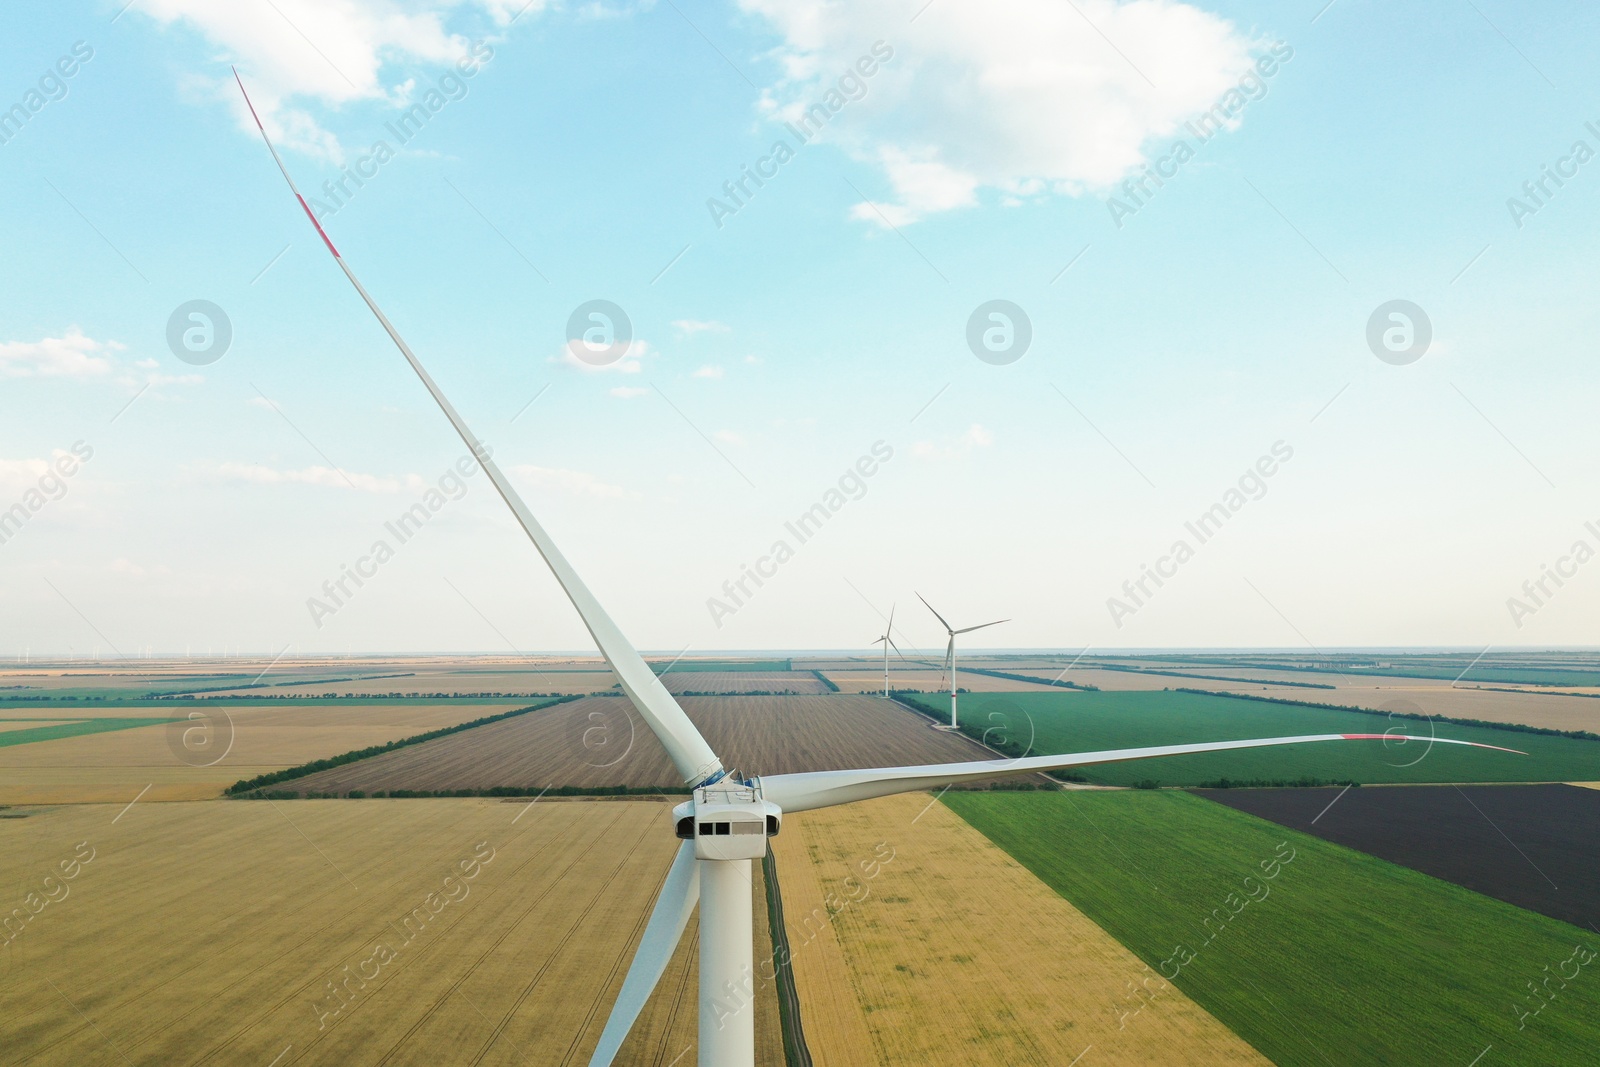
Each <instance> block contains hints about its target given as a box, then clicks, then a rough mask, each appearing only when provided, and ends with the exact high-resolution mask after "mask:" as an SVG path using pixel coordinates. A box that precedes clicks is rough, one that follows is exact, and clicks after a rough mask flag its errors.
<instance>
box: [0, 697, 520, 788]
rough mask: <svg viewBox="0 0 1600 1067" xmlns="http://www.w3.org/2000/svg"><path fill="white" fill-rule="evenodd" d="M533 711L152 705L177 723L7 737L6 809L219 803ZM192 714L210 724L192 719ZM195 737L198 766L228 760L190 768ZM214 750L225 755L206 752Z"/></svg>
mask: <svg viewBox="0 0 1600 1067" xmlns="http://www.w3.org/2000/svg"><path fill="white" fill-rule="evenodd" d="M525 706H526V704H525V703H516V702H508V703H506V704H503V705H493V704H431V705H430V704H399V705H387V704H367V703H361V704H316V705H308V706H297V705H288V706H283V705H277V704H275V703H266V704H260V705H254V706H246V707H226V708H223V707H209V706H206V705H205V704H203V703H198V702H189V701H184V702H181V703H180V702H173V703H171V704H168V703H164V702H163V703H157V704H151V705H144V706H142V710H141V714H142V715H144V716H149V715H150V714H151V712H152V711H160V712H165V713H166V714H167V715H168V716H170V717H171V718H170V720H169V719H162V720H157V721H152V724H148V725H136V726H135V727H133V728H130V729H122V728H121V727H122V725H123V724H125V723H128V722H130V721H131V722H134V723H138V722H141V721H145V720H140V719H129V718H125V717H117V716H110V715H108V716H106V717H105V718H95V719H90V720H88V721H89V722H92V723H98V724H103V725H104V726H105V728H106V729H107V730H109V731H113V732H100V733H90V734H80V735H78V736H63V737H60V738H58V739H56V740H41V741H33V742H32V743H28V744H13V743H9V738H12V737H16V736H18V735H17V734H9V735H8V734H0V804H47V803H48V804H59V803H84V802H102V803H108V802H117V803H120V804H126V803H127V802H128V801H129V800H131V799H133V797H134V796H135V795H136V794H137V793H139V791H140V790H142V789H143V788H144V787H145V786H147V785H148V786H150V791H149V793H147V794H146V795H145V797H144V799H145V800H147V801H149V800H197V799H204V798H206V797H215V796H218V795H220V794H221V792H222V791H223V790H224V789H226V788H227V787H228V786H230V785H232V784H233V783H234V782H236V781H238V780H239V779H241V778H251V777H254V776H256V775H258V774H263V773H266V772H268V771H274V770H281V769H283V768H285V767H292V766H297V765H299V764H301V763H305V762H307V761H309V760H313V759H321V758H324V757H327V756H334V755H338V754H339V753H341V752H348V751H350V750H351V749H357V748H365V747H367V746H369V745H381V744H386V743H387V742H389V741H395V740H399V739H400V738H404V737H412V736H415V735H416V734H420V733H426V732H427V731H429V730H436V729H439V728H441V727H445V726H454V725H457V724H458V723H463V722H470V721H471V720H473V719H480V718H484V717H486V716H489V715H494V714H497V713H499V712H504V711H510V710H512V709H514V708H518V707H525ZM106 710H108V711H110V710H113V709H106ZM118 710H121V709H118ZM55 714H57V715H59V714H60V712H59V711H57V712H55ZM191 714H193V715H197V716H201V717H200V718H196V719H190V718H188V716H190V715H191ZM230 724H231V733H232V744H231V746H228V745H227V743H226V742H227V737H228V734H229V731H230ZM187 731H194V732H193V733H190V734H189V735H188V737H189V741H190V743H191V750H192V751H193V752H194V753H195V757H194V758H195V762H198V763H203V762H205V761H206V760H209V759H211V758H212V756H213V754H220V753H221V752H222V751H223V750H224V749H225V750H226V755H223V756H221V758H220V759H219V760H218V761H217V762H216V763H214V764H213V765H211V766H192V765H190V764H189V763H185V762H184V761H183V760H182V759H180V758H179V755H178V753H179V752H184V751H186V750H185V748H184V735H185V733H186V732H187ZM208 737H209V738H212V739H214V740H208ZM207 744H218V745H221V746H223V748H216V749H212V748H205V747H203V746H205V745H207ZM174 746H176V751H175V750H174Z"/></svg>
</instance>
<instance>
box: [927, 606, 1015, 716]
mask: <svg viewBox="0 0 1600 1067" xmlns="http://www.w3.org/2000/svg"><path fill="white" fill-rule="evenodd" d="M917 599H918V600H921V601H922V602H923V603H924V604H926V605H927V608H928V610H929V611H933V605H932V604H929V603H928V601H927V599H926V598H925V597H923V595H922V594H921V593H918V594H917ZM933 617H934V618H936V619H938V620H939V625H940V626H943V627H944V632H945V633H947V634H949V635H950V643H949V644H948V645H946V646H945V650H944V659H945V664H946V666H948V667H949V669H950V729H952V730H954V729H956V728H957V727H958V726H960V725H961V722H960V719H958V718H957V716H956V634H970V633H971V632H972V631H974V630H981V629H983V628H984V627H985V626H999V625H1000V624H1001V623H1003V622H1010V621H1011V620H1010V619H996V620H995V621H994V622H983V623H979V624H978V625H977V626H964V627H962V628H961V629H959V630H952V629H951V628H950V624H949V623H947V622H945V621H944V616H943V615H940V614H939V613H938V612H937V611H933Z"/></svg>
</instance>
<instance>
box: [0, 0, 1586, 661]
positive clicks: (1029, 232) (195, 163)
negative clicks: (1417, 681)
mask: <svg viewBox="0 0 1600 1067" xmlns="http://www.w3.org/2000/svg"><path fill="white" fill-rule="evenodd" d="M1597 19H1600V12H1597V11H1596V10H1595V9H1593V8H1592V7H1591V6H1587V5H1580V4H1577V3H1550V4H1543V5H1538V6H1537V7H1534V8H1530V7H1527V6H1525V5H1515V4H1511V3H1508V2H1505V0H1471V2H1468V0H1460V2H1455V0H1449V2H1444V3H1421V2H1398V3H1377V2H1366V0H1335V2H1334V3H1332V4H1325V0H1310V2H1306V3H1300V2H1295V3H1275V4H1267V3H1249V2H1226V3H1218V2H1210V0H1207V2H1205V3H1197V4H1188V3H1177V2H1170V0H1134V2H1127V3H1118V2H1115V0H1073V2H1071V3H1067V4H1062V3H1060V2H1059V0H991V2H988V3H984V4H974V3H970V2H967V0H932V2H931V3H924V2H923V0H907V2H901V0H856V2H853V3H850V4H847V5H846V4H823V3H817V2H813V0H732V2H727V0H723V2H711V0H668V2H666V3H659V4H658V3H648V2H647V3H638V4H629V3H610V2H604V0H602V2H597V3H587V4H581V3H573V4H558V3H545V2H542V0H535V2H534V3H531V4H528V5H527V6H523V5H522V3H521V2H520V0H457V2H453V3H449V2H421V0H417V2H412V0H332V2H329V0H270V2H265V0H264V2H261V3H256V2H253V0H252V2H250V3H234V2H229V3H223V2H217V0H134V2H133V3H131V4H127V5H126V6H124V0H115V2H103V3H63V4H58V5H48V6H40V5H8V6H7V8H6V10H5V11H4V13H3V14H0V109H7V110H5V111H4V112H3V113H0V136H3V137H4V140H3V142H0V196H3V198H4V203H5V206H6V211H5V218H6V222H7V225H6V227H5V238H4V240H5V249H6V252H7V254H6V255H5V256H3V257H0V294H3V297H0V538H3V540H0V602H3V603H4V604H5V606H6V609H7V610H5V611H4V612H0V656H4V657H8V658H14V657H18V656H35V657H37V656H85V655H99V656H101V657H112V658H115V657H117V656H124V657H128V658H137V657H140V656H144V655H147V654H173V653H177V654H182V653H185V652H190V653H196V654H204V653H212V654H218V653H224V652H230V653H231V652H250V653H257V654H267V655H272V654H277V653H279V652H288V653H292V654H295V655H343V654H350V653H389V652H393V653H400V652H424V651H487V652H509V651H518V652H532V651H542V650H584V649H588V648H590V647H592V646H591V645H590V643H589V641H588V638H587V635H586V634H585V633H584V631H583V629H582V626H581V624H580V622H579V620H578V618H577V616H576V614H575V612H574V611H573V610H572V608H571V607H570V605H569V604H568V603H567V602H566V601H565V599H564V598H563V597H562V595H561V592H560V589H559V587H557V586H556V585H555V583H554V581H553V580H552V579H551V578H550V577H549V575H548V572H547V571H546V569H545V567H544V564H543V563H542V561H541V560H540V558H539V557H538V555H537V553H535V552H534V551H533V549H532V547H531V546H530V545H529V544H528V543H527V542H526V540H525V539H524V538H523V536H522V534H521V532H520V531H519V530H518V528H517V527H516V525H515V523H514V521H513V520H512V519H511V517H510V515H509V513H508V512H507V511H506V509H505V507H504V505H503V504H502V503H501V502H500V501H499V500H498V498H497V497H496V496H495V495H494V493H493V491H492V489H491V488H490V487H489V486H488V484H487V481H486V479H485V478H484V476H483V474H482V473H481V472H479V473H476V474H471V475H467V476H463V475H461V474H460V470H468V471H470V470H472V469H473V468H472V467H471V464H470V463H464V462H463V463H461V466H460V467H459V468H458V467H457V464H458V462H460V461H462V460H463V457H467V455H468V453H467V451H466V449H465V447H464V446H463V445H462V444H461V442H460V441H459V440H458V439H457V438H455V437H454V435H453V433H452V431H451V430H450V427H449V425H448V423H447V422H446V421H445V420H444V418H443V417H442V416H441V415H440V413H439V412H438V410H437V409H436V408H434V407H433V406H432V403H431V401H430V400H429V398H428V396H427V394H426V392H425V391H424V390H423V388H422V387H421V385H420V384H419V383H418V381H417V380H416V378H415V377H414V375H413V374H412V372H411V371H410V369H409V368H408V367H407V366H406V364H405V362H404V360H403V359H402V358H401V356H400V355H399V353H398V352H397V351H396V350H395V348H394V347H393V345H392V344H391V343H390V341H389V340H388V338H387V337H386V336H385V335H384V333H383V331H382V329H381V328H380V327H379V325H378V324H377V322H376V321H375V320H374V319H373V317H372V315H371V314H370V313H369V312H368V311H367V309H366V308H365V307H364V306H363V305H362V303H361V301H360V299H359V297H358V296H357V294H356V293H355V292H354V291H353V289H352V288H351V286H350V285H349V284H348V282H347V281H346V280H345V278H344V277H343V276H342V274H341V272H340V271H339V269H338V267H337V265H336V264H335V262H334V261H333V259H332V258H331V257H330V256H329V255H328V253H327V251H326V249H325V248H324V247H323V245H322V243H321V241H320V239H319V238H318V237H317V235H316V232H315V231H314V229H313V228H312V227H311V225H310V224H309V222H308V221H307V220H306V218H305V216H304V214H303V213H302V212H301V211H300V209H299V207H298V206H297V205H296V203H295V202H294V200H293V198H292V196H291V195H290V193H289V191H288V188H287V187H286V185H285V184H284V182H283V179H282V177H281V176H280V175H279V174H278V172H277V169H276V167H275V166H274V165H273V163H272V159H271V156H270V155H269V154H268V152H267V149H266V147H265V146H264V145H263V143H262V140H261V137H260V135H259V134H258V133H257V131H256V128H255V126H254V123H253V122H252V120H251V119H250V115H249V112H248V111H247V109H246V108H245V106H244V102H243V99H242V97H241V96H240V93H239V90H238V87H237V86H236V85H235V84H234V82H233V76H232V73H231V71H230V67H231V66H237V69H238V72H239V75H240V77H241V79H242V80H243V82H244V84H245V86H246V87H248V89H249V90H250V92H251V95H252V97H253V99H254V101H255V103H256V107H257V109H258V111H259V112H260V114H261V117H262V120H263V122H264V124H265V126H266V128H267V130H268V131H269V133H270V134H271V135H272V136H273V137H274V139H275V141H276V143H277V144H278V146H279V148H280V150H281V152H282V155H283V159H284V162H285V164H286V165H287V167H288V168H289V170H290V172H291V173H292V174H293V175H294V176H295V178H296V180H297V182H298V183H299V185H300V187H301V188H302V190H303V191H304V193H305V194H306V196H307V198H308V200H309V201H311V203H312V206H313V208H314V209H315V210H316V212H317V213H318V214H319V216H320V217H321V222H322V224H323V226H324V227H325V229H326V231H327V233H328V235H329V237H330V239H331V240H332V241H333V242H334V244H335V245H337V247H338V248H339V251H340V253H341V254H342V255H343V256H344V258H345V261H346V263H347V264H348V265H349V267H350V268H351V269H352V270H353V271H354V272H355V274H356V275H357V277H359V278H360V279H361V282H362V284H363V285H364V286H365V287H366V288H367V290H368V291H369V292H370V293H371V294H372V296H373V298H374V299H375V300H376V301H377V302H378V303H379V305H380V306H381V307H383V308H384V309H385V311H386V313H387V315H388V316H389V317H390V319H391V320H392V321H393V322H394V324H395V326H396V327H397V328H398V329H399V330H400V331H401V332H402V333H403V334H404V336H405V337H406V338H407V340H408V341H409V343H410V344H411V346H412V347H413V348H414V349H415V351H416V352H417V354H418V356H419V357H420V358H421V360H422V361H423V362H424V363H425V364H426V365H427V366H428V368H429V369H430V371H431V372H432V373H433V375H434V377H435V378H436V379H437V380H438V381H439V383H440V385H441V386H442V387H443V389H444V390H445V391H446V392H447V393H448V395H449V396H450V397H451V398H452V400H453V401H454V403H455V404H456V406H457V407H458V408H459V409H460V410H461V411H462V413H463V414H464V416H465V417H466V419H467V421H468V422H469V423H470V424H471V425H472V427H473V429H474V431H475V432H476V433H478V434H479V435H480V436H481V437H482V438H483V439H484V440H485V441H487V442H488V443H489V444H490V446H491V447H492V449H493V451H494V455H495V458H496V459H497V460H498V462H499V463H500V464H501V465H502V466H503V467H505V468H506V469H507V470H508V471H509V472H510V475H511V477H512V479H513V480H514V481H515V483H516V484H517V486H518V488H519V489H520V491H521V492H522V494H523V495H524V496H525V498H526V499H527V501H528V503H529V505H530V506H531V507H532V509H533V511H534V512H535V514H537V515H538V516H539V517H540V518H541V520H542V521H543V522H544V523H545V524H546V526H547V527H548V528H549V530H550V532H551V533H552V535H553V536H554V537H555V538H556V540H557V541H558V543H559V544H560V545H561V546H562V547H563V549H564V550H565V552H566V553H567V554H568V556H569V557H570V558H571V560H572V561H573V563H574V564H575V565H576V566H577V568H578V569H579V571H580V572H581V573H582V574H583V575H584V576H585V577H586V579H587V580H588V582H589V583H590V585H591V586H592V587H593V589H594V590H595V592H596V593H597V594H598V595H599V597H600V598H601V600H602V602H603V603H605V604H606V605H607V606H608V608H609V610H610V611H611V613H612V614H613V616H614V617H615V618H616V619H617V620H618V622H619V623H620V624H621V625H622V627H623V629H624V630H625V631H626V632H627V633H628V634H629V635H630V636H631V637H632V639H633V640H634V642H635V643H636V644H637V645H639V646H640V647H642V648H646V649H653V650H663V651H668V652H674V653H675V652H678V651H680V650H687V651H688V652H689V653H690V654H695V653H697V652H709V651H714V650H743V649H751V650H754V649H855V648H860V649H861V650H862V651H863V653H865V652H867V651H868V647H867V646H868V644H869V642H870V641H871V640H872V639H873V638H874V637H876V636H877V635H878V634H880V633H881V632H883V627H884V621H883V617H882V616H883V614H885V613H887V612H888V611H889V610H890V608H891V606H894V607H895V610H896V614H895V626H896V631H897V635H898V639H899V640H900V642H901V643H902V644H903V645H906V646H917V647H937V646H940V645H942V642H943V633H942V630H941V628H940V626H939V624H938V622H937V620H935V619H934V617H933V616H932V615H931V614H930V613H929V612H928V610H927V609H926V608H925V607H923V605H922V604H921V603H920V602H919V601H918V599H917V594H918V593H920V594H921V595H922V596H924V597H926V598H927V600H928V601H929V602H931V603H932V604H933V605H934V606H935V607H936V608H938V609H939V611H940V613H941V614H943V615H944V616H945V617H946V618H948V619H949V620H950V621H951V623H952V624H953V625H956V626H965V625H971V624H975V623H978V622H986V621H989V620H991V619H997V618H1005V619H1009V620H1010V621H1009V622H1007V623H1006V624H1005V625H1003V626H997V627H993V628H991V629H987V630H984V631H982V632H981V633H976V634H973V635H972V637H971V639H970V641H969V644H968V645H967V646H964V647H972V648H1055V649H1081V648H1085V647H1088V648H1091V649H1098V650H1108V649H1116V648H1158V647H1245V646H1249V647H1277V648H1290V649H1304V650H1307V651H1320V650H1323V649H1328V648H1338V647H1349V646H1387V645H1396V646H1451V647H1462V648H1468V649H1474V650H1476V649H1481V648H1484V647H1486V646H1487V647H1493V648H1514V647H1519V646H1530V647H1549V646H1557V645H1592V644H1594V643H1595V638H1594V625H1593V624H1594V621H1595V605H1596V603H1597V599H1596V598H1597V595H1600V563H1596V562H1593V560H1592V558H1591V557H1593V556H1594V555H1595V554H1596V552H1597V551H1600V493H1597V491H1596V490H1597V488H1600V478H1597V470H1596V457H1600V450H1597V448H1596V447H1595V445H1596V443H1597V441H1596V438H1597V436H1600V420H1596V419H1595V418H1594V417H1593V413H1592V412H1593V408H1594V402H1595V399H1596V397H1597V395H1600V394H1597V384H1600V367H1597V361H1596V360H1595V358H1594V356H1595V354H1596V353H1595V348H1596V344H1595V341H1594V327H1595V319H1596V315H1597V309H1596V307H1595V303H1594V300H1593V295H1592V294H1593V292H1594V291H1595V283H1596V280H1597V279H1596V269H1595V254H1594V251H1593V246H1594V238H1595V236H1596V231H1597V221H1600V216H1597V212H1596V208H1597V204H1600V199H1597V198H1600V158H1594V157H1595V156H1596V153H1597V152H1600V71H1597V70H1596V69H1595V67H1594V64H1593V62H1592V54H1593V51H1594V45H1595V44H1596V38H1597V30H1600V27H1597ZM1591 121H1592V122H1594V125H1593V126H1592V127H1591V126H1589V125H1586V124H1587V123H1590V122H1591ZM341 182H342V185H343V188H342V189H341V188H340V185H339V184H338V183H341ZM741 183H742V187H741ZM594 301H605V302H606V303H605V304H603V305H594V304H593V303H592V302H594ZM997 301H998V302H1002V303H996V302H997ZM196 302H202V303H196ZM596 306H598V307H600V308H602V310H603V311H604V314H603V315H602V317H601V318H589V317H588V315H589V311H590V310H591V309H592V308H593V307H596ZM617 310H620V312H621V316H620V317H619V316H618V315H617V313H616V312H617ZM623 319H625V322H624V321H622V320H623ZM574 322H576V323H577V324H578V325H577V329H575V330H574V329H572V328H571V327H572V324H573V323H574ZM585 331H589V332H588V333H587V342H586V341H585ZM619 331H620V332H619ZM619 338H620V340H619ZM408 512H411V513H412V514H413V515H414V516H418V515H419V516H421V518H413V520H412V523H411V525H410V526H407V527H404V528H402V527H400V526H398V525H397V523H398V521H399V519H400V517H401V516H402V515H405V514H407V513H408ZM807 514H809V515H810V516H811V520H810V524H809V525H805V526H802V525H800V520H801V517H802V516H805V515H807ZM1589 523H1593V525H1592V526H1590V525H1587V524H1589ZM351 573H355V574H356V575H357V577H359V578H360V581H359V583H357V582H356V580H355V579H354V578H351V577H349V576H348V575H349V574H351ZM751 573H753V574H755V575H756V577H755V578H751V577H748V576H747V575H748V574H751ZM1552 574H1554V575H1555V577H1551V575H1552ZM758 578H759V582H758V581H757V579H758ZM341 581H342V587H341ZM741 582H742V583H743V585H742V588H741V585H740V583H741Z"/></svg>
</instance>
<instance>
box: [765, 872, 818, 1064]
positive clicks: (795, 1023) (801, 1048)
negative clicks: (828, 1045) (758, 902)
mask: <svg viewBox="0 0 1600 1067" xmlns="http://www.w3.org/2000/svg"><path fill="white" fill-rule="evenodd" d="M761 873H762V874H763V875H765V876H766V877H765V879H764V881H765V882H766V889H767V925H768V926H769V927H770V928H771V934H772V959H773V963H774V964H775V968H774V969H775V970H776V971H777V981H778V1018H779V1020H780V1022H781V1024H782V1029H783V1058H784V1062H785V1063H786V1064H787V1065H788V1067H812V1063H811V1050H810V1049H809V1048H808V1047H807V1046H806V1032H805V1027H804V1026H803V1025H802V1024H801V1020H800V990H799V989H798V988H796V986H795V981H794V966H793V963H792V961H791V958H790V950H789V928H788V927H787V926H785V925H784V920H783V890H782V889H781V888H780V887H779V886H778V862H777V859H776V858H775V857H774V856H773V854H772V849H771V848H770V847H769V848H768V849H767V854H766V855H765V856H763V857H761Z"/></svg>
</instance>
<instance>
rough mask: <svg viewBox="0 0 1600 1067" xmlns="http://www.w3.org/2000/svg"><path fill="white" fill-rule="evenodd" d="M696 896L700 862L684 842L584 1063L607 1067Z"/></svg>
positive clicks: (661, 968) (675, 944) (667, 958)
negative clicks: (607, 1017) (592, 1051)
mask: <svg viewBox="0 0 1600 1067" xmlns="http://www.w3.org/2000/svg"><path fill="white" fill-rule="evenodd" d="M699 901H700V865H699V864H698V863H697V862H696V860H695V858H694V842H693V841H685V842H683V844H681V845H679V846H678V855H677V858H676V859H674V860H673V861H672V869H671V870H669V871H668V872H667V880H666V882H665V883H663V885H662V886H661V895H660V896H658V897H656V906H655V909H654V910H653V911H651V912H650V921H649V922H648V923H647V924H645V928H644V937H643V938H641V939H640V941H639V949H638V951H637V952H635V953H634V954H633V962H632V963H631V964H629V965H628V977H626V978H624V979H623V980H622V991H621V992H620V993H618V994H617V1002H616V1004H615V1005H613V1006H612V1008H611V1017H610V1018H609V1019H607V1020H606V1028H605V1030H604V1031H602V1032H601V1034H600V1044H599V1045H598V1046H596V1047H595V1050H594V1055H593V1056H592V1057H590V1059H589V1067H610V1064H611V1061H612V1060H614V1059H615V1058H616V1056H617V1050H618V1049H620V1048H622V1042H623V1041H625V1040H626V1039H627V1037H628V1031H629V1030H631V1029H633V1024H634V1022H635V1021H636V1020H637V1019H638V1018H639V1013H640V1012H641V1011H643V1010H644V1006H645V1003H646V1002H647V1001H648V1000H649V999H650V994H651V993H652V992H653V991H654V990H655V988H656V983H657V982H659V981H660V980H661V972H663V971H665V970H666V969H667V964H668V963H671V962H672V954H673V953H674V952H676V951H677V949H678V942H679V941H681V940H683V930H684V927H686V926H688V925H689V915H690V913H691V912H693V911H694V906H695V905H696V904H697V903H699Z"/></svg>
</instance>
